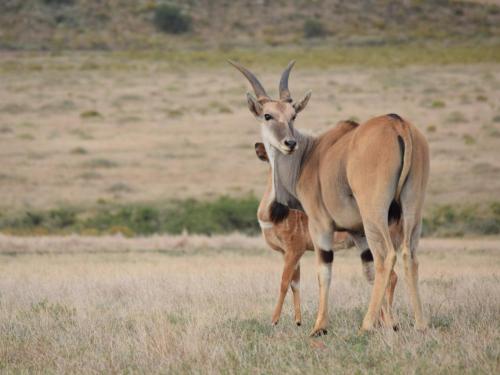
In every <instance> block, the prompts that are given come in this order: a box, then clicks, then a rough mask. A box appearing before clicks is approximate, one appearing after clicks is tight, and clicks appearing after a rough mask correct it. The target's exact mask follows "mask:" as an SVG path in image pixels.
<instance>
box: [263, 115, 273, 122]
mask: <svg viewBox="0 0 500 375" xmlns="http://www.w3.org/2000/svg"><path fill="white" fill-rule="evenodd" d="M264 118H265V119H266V121H269V120H271V119H272V118H273V116H271V115H270V114H268V113H266V114H265V115H264Z"/></svg>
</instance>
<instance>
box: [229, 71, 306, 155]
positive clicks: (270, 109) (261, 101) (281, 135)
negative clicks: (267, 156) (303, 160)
mask: <svg viewBox="0 0 500 375" xmlns="http://www.w3.org/2000/svg"><path fill="white" fill-rule="evenodd" d="M229 63H230V64H231V65H233V66H234V67H235V68H236V69H238V70H239V71H240V72H241V73H242V74H243V75H244V76H245V77H246V78H247V79H248V81H249V82H250V84H251V85H252V88H253V91H254V93H255V96H254V95H252V94H251V93H249V92H248V93H247V102H248V108H249V109H250V112H252V113H253V115H254V116H255V117H256V118H257V119H258V120H259V121H260V123H261V132H262V139H263V141H264V142H265V143H266V146H267V145H269V146H272V147H274V148H275V149H277V150H279V151H280V152H281V153H283V154H285V155H288V154H290V153H292V152H293V151H295V150H296V149H297V148H298V147H300V145H298V144H297V139H296V138H295V135H294V130H293V126H294V122H295V119H296V117H297V114H298V113H299V112H301V111H302V110H303V109H304V108H305V107H306V105H307V102H308V101H309V98H310V97H311V92H308V93H307V94H306V95H305V97H304V98H303V99H302V100H300V101H298V102H294V101H293V100H292V97H291V95H290V90H289V89H288V77H289V76H290V71H291V70H292V68H293V65H294V64H295V61H292V62H290V63H289V64H288V66H287V68H286V69H285V71H284V72H283V74H282V75H281V80H280V84H279V95H280V98H279V99H278V100H274V99H271V98H270V97H269V95H267V93H266V90H264V87H263V86H262V85H261V83H260V82H259V80H258V79H257V77H255V75H254V74H253V73H252V72H250V71H249V70H248V69H246V68H244V67H243V66H241V65H240V64H238V63H235V62H233V61H229Z"/></svg>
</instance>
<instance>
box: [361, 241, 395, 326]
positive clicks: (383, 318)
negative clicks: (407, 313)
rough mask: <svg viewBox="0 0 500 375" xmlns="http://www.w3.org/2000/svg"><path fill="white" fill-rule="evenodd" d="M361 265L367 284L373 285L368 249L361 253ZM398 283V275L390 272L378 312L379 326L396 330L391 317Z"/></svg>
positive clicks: (371, 260) (373, 275)
mask: <svg viewBox="0 0 500 375" xmlns="http://www.w3.org/2000/svg"><path fill="white" fill-rule="evenodd" d="M360 255H361V264H362V266H363V273H364V275H365V278H366V280H367V281H368V283H369V284H371V285H373V282H374V278H375V271H374V267H373V255H372V252H371V251H370V249H366V250H364V251H362V252H361V254H360ZM397 282H398V275H397V274H396V272H395V271H394V270H392V271H391V274H390V277H389V285H388V286H387V289H386V291H385V297H384V302H383V304H382V308H381V311H380V324H381V325H384V326H386V327H392V328H393V329H394V330H396V329H397V323H396V322H395V320H394V317H393V315H392V302H393V300H394V290H395V288H396V284H397Z"/></svg>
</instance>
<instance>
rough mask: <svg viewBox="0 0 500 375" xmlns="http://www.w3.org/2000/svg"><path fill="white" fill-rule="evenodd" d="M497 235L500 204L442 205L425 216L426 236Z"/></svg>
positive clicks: (424, 230) (499, 229)
mask: <svg viewBox="0 0 500 375" xmlns="http://www.w3.org/2000/svg"><path fill="white" fill-rule="evenodd" d="M495 234H500V202H493V203H490V204H489V205H474V204H470V205H460V206H452V205H441V206H436V207H434V208H433V209H431V210H430V212H428V213H427V214H426V215H424V221H423V235H424V236H439V237H457V236H459V237H460V236H464V235H495Z"/></svg>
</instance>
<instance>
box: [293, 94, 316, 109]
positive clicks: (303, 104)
mask: <svg viewBox="0 0 500 375" xmlns="http://www.w3.org/2000/svg"><path fill="white" fill-rule="evenodd" d="M311 94H312V92H311V91H308V92H307V94H306V96H304V99H302V100H301V101H300V102H297V103H295V104H294V105H293V108H295V113H299V112H300V111H302V110H303V109H304V108H306V105H307V103H308V102H309V99H310V98H311Z"/></svg>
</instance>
